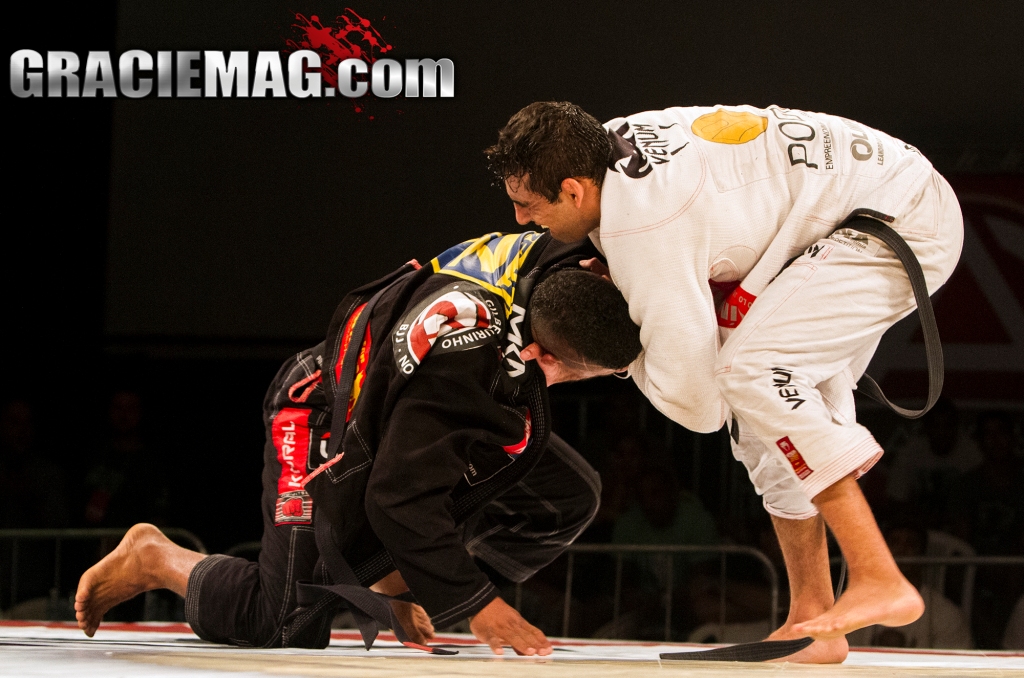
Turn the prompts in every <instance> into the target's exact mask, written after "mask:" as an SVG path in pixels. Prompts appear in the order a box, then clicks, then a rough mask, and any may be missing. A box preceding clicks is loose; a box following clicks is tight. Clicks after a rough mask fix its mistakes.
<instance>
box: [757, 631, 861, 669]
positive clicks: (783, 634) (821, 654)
mask: <svg viewBox="0 0 1024 678" xmlns="http://www.w3.org/2000/svg"><path fill="white" fill-rule="evenodd" d="M806 637H807V634H806V633H796V632H795V631H793V626H792V625H791V624H789V623H787V624H786V625H785V626H783V627H782V628H780V629H779V630H777V631H776V632H775V633H773V634H771V635H770V636H768V638H767V640H796V639H797V638H806ZM849 652H850V644H849V643H847V642H846V638H845V637H839V638H833V639H831V640H815V641H814V642H813V643H811V644H810V645H808V646H807V647H805V648H804V649H802V650H800V651H799V652H797V653H796V654H791V655H789V656H788V657H783V658H782V659H775V660H773V661H775V662H778V663H783V662H790V663H794V664H842V663H843V662H844V661H846V655H847V654H849Z"/></svg>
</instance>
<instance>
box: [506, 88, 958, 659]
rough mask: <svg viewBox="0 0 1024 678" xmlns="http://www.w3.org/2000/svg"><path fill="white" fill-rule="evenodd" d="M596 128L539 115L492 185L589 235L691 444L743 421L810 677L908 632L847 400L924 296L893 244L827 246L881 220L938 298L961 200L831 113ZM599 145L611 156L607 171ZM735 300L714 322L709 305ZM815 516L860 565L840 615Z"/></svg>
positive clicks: (859, 238)
mask: <svg viewBox="0 0 1024 678" xmlns="http://www.w3.org/2000/svg"><path fill="white" fill-rule="evenodd" d="M596 124H597V121H596V120H593V118H591V117H590V116H589V115H587V114H586V113H584V112H583V111H582V110H580V109H579V108H578V107H576V106H573V105H571V104H567V103H538V104H532V105H531V106H528V107H527V108H525V109H523V111H520V112H519V113H517V114H516V116H514V117H513V118H512V119H511V120H510V121H509V124H508V125H507V126H506V127H505V128H504V129H503V130H502V131H501V133H500V137H499V142H498V144H496V145H495V146H493V147H492V148H490V149H488V156H489V158H490V160H491V164H492V168H493V169H494V170H495V171H496V172H497V173H498V175H499V176H500V177H502V178H503V179H504V180H505V186H506V190H507V192H508V194H509V196H510V198H511V199H512V201H513V203H514V204H515V209H516V218H517V220H518V221H519V223H520V224H527V223H530V222H531V221H533V222H536V223H537V224H539V225H542V226H545V227H547V228H550V229H551V231H552V234H553V235H555V237H557V238H559V239H562V240H574V239H578V238H582V237H584V236H586V235H589V236H590V237H591V238H592V239H593V241H594V243H595V244H597V246H598V248H599V249H600V250H601V251H602V252H603V253H604V254H605V256H606V257H607V260H608V268H609V269H610V275H611V277H612V279H613V280H614V282H615V283H616V285H617V286H618V287H619V289H620V290H621V291H622V293H623V295H624V296H625V298H626V299H627V301H628V302H629V308H630V314H631V316H632V318H633V320H634V321H635V322H637V323H638V324H639V325H640V326H641V339H642V342H643V345H644V348H645V351H644V353H643V354H641V356H640V358H639V359H638V360H637V361H636V362H635V363H634V364H633V365H632V367H631V373H632V376H633V378H634V380H635V381H636V383H637V384H638V386H639V387H640V389H641V390H642V391H643V392H644V393H645V394H646V395H647V397H648V398H649V399H650V400H651V402H652V403H654V405H655V406H656V407H657V408H658V409H659V410H660V411H662V412H663V413H665V414H666V415H667V416H669V417H670V418H671V419H673V420H674V421H676V422H678V423H679V424H681V425H683V426H685V427H687V428H689V429H691V430H694V431H698V432H711V431H716V430H718V429H720V428H721V426H722V425H723V424H724V423H725V422H726V421H727V420H729V419H732V420H733V421H732V427H733V430H732V433H733V439H734V445H733V452H734V454H735V456H736V458H737V459H739V460H740V461H741V462H743V464H744V465H745V466H746V468H747V470H748V472H749V475H750V479H751V481H752V482H753V483H754V486H755V488H756V489H757V492H758V493H759V494H761V495H762V496H763V498H764V505H765V508H766V509H767V510H768V511H769V513H771V514H772V517H773V522H774V524H775V526H776V531H777V533H778V536H779V539H780V543H781V545H782V549H783V553H784V555H785V558H786V563H787V570H788V571H789V578H790V586H791V598H792V600H791V605H790V612H789V617H788V619H787V621H786V623H785V624H784V625H783V627H782V628H780V629H779V630H777V631H776V632H775V633H774V634H772V636H771V638H773V639H781V638H795V637H801V636H806V635H810V636H813V637H814V638H816V639H817V642H815V643H814V644H813V645H812V646H811V647H809V648H808V649H807V650H805V651H803V653H801V655H800V656H798V657H797V660H801V661H815V662H835V661H842V660H843V659H844V658H845V656H846V652H847V649H848V648H847V644H846V640H845V637H844V635H845V634H846V633H848V632H850V631H852V630H854V629H857V628H861V627H864V626H867V625H870V624H885V625H889V626H900V625H903V624H908V623H910V622H912V621H914V620H915V619H917V618H918V617H919V616H920V615H921V612H922V610H923V602H922V600H921V598H920V596H919V595H918V593H917V591H916V589H914V587H913V586H911V585H910V584H909V582H907V581H906V579H904V578H903V576H902V575H901V574H900V572H899V570H898V568H897V567H896V565H895V563H894V562H893V560H892V557H891V555H890V554H889V551H888V549H887V548H886V545H885V542H884V540H883V539H882V536H881V534H880V533H879V531H878V528H877V525H876V524H875V521H874V518H873V516H872V514H871V510H870V508H869V507H868V505H867V503H866V502H865V500H864V497H863V495H862V494H861V492H860V489H859V487H858V485H857V483H856V482H855V479H856V478H858V477H859V476H860V475H861V474H863V473H864V472H865V471H867V470H868V469H869V468H870V467H871V466H872V465H873V464H874V463H875V462H876V461H877V460H878V458H879V457H880V456H881V454H882V448H881V447H880V446H879V444H878V443H877V442H876V441H875V439H874V438H873V437H872V435H871V433H870V432H869V431H868V430H867V429H866V428H864V427H863V426H861V425H859V424H857V423H856V413H855V409H854V402H853V393H852V390H853V388H854V387H855V384H856V382H857V379H858V378H859V377H860V376H861V375H862V374H863V372H864V370H865V368H866V367H867V364H868V362H869V360H870V358H871V356H872V354H873V352H874V351H875V348H876V347H877V345H878V342H879V340H880V338H881V336H882V334H883V333H884V332H885V330H886V329H887V328H889V327H890V326H892V325H893V324H894V323H895V322H896V321H897V320H899V319H900V318H902V317H904V316H905V315H907V314H908V313H910V312H911V311H912V310H913V309H914V308H915V301H914V296H913V293H912V290H911V286H910V282H909V279H908V277H907V274H906V272H905V271H904V269H903V266H902V265H901V264H900V262H899V260H898V259H897V258H896V257H895V255H894V254H893V252H892V251H891V250H890V249H889V248H888V247H887V246H886V245H884V244H882V243H881V242H880V241H878V240H876V239H875V238H874V237H872V236H868V235H865V234H862V233H860V232H857V231H852V230H841V231H838V232H834V231H836V228H837V226H839V225H840V223H842V222H843V220H844V219H845V218H846V217H848V216H849V215H850V214H851V213H852V212H854V211H855V210H862V209H867V210H871V211H872V213H873V214H874V215H875V216H877V217H878V218H880V219H882V220H884V221H887V222H888V223H889V224H890V226H891V227H892V228H893V229H895V230H896V231H897V232H898V233H899V234H900V235H901V236H902V237H903V238H904V239H905V240H906V241H907V242H908V243H909V245H910V247H911V249H912V250H913V252H914V254H915V255H916V256H917V258H918V259H919V261H920V263H921V266H922V268H923V270H924V274H925V278H926V281H927V284H928V290H929V292H930V293H934V291H935V290H936V289H938V287H940V286H941V285H942V284H943V283H944V282H945V281H946V280H947V279H948V278H949V276H950V275H951V274H952V272H953V269H954V267H955V266H956V263H957V260H958V258H959V255H960V249H961V245H962V242H963V222H962V217H961V214H960V209H959V205H958V204H957V201H956V198H955V196H954V194H953V192H952V190H951V189H950V187H949V185H948V184H947V183H946V181H945V180H944V179H943V178H942V177H941V176H939V175H938V174H937V173H936V172H935V170H934V169H933V168H932V166H931V164H930V163H929V162H928V161H927V160H926V159H925V158H924V157H923V156H921V154H920V153H919V152H918V151H917V150H916V149H915V148H913V147H912V146H909V145H908V144H905V143H903V142H902V141H899V140H898V139H894V138H893V137H890V136H888V135H886V134H884V133H882V132H879V131H877V130H874V129H871V128H869V127H867V126H865V125H861V124H859V123H855V122H852V121H850V120H846V119H844V118H840V117H837V116H832V115H825V114H822V113H807V112H803V111H795V110H790V109H784V108H779V107H776V106H771V107H769V108H767V109H760V108H755V107H751V106H716V107H713V108H711V107H692V108H670V109H667V110H664V111H650V112H645V113H638V114H636V115H633V116H629V117H628V118H616V119H614V120H612V121H610V122H608V123H607V124H606V125H604V129H603V130H600V131H598V130H597V129H595V128H594V126H595V125H596ZM602 132H603V133H604V134H605V135H606V137H607V138H608V140H609V141H610V145H611V149H610V152H611V156H610V161H609V162H607V163H605V165H604V166H603V167H599V165H598V163H597V160H599V159H600V157H601V142H600V141H599V136H600V134H601V133H602ZM551 147H554V148H558V153H557V154H551V153H546V152H545V151H544V150H543V149H546V148H551ZM538 148H539V149H542V150H541V151H539V152H538V151H536V150H534V149H538ZM588 158H589V159H588ZM552 165H555V166H556V167H554V168H552V167H551V166H552ZM794 257H796V259H795V261H793V262H792V264H790V265H789V266H788V267H786V262H787V261H789V260H791V259H793V258H794ZM599 265H600V264H599V262H596V263H595V266H599ZM780 271H781V272H780ZM709 281H711V282H710V284H709ZM736 282H739V283H740V286H739V287H736V288H735V289H733V290H732V292H731V294H729V297H728V299H727V300H726V301H725V302H722V303H719V304H717V305H716V302H715V294H714V292H713V288H715V289H717V290H719V291H721V290H723V289H724V291H725V293H728V291H729V289H730V287H731V286H730V285H729V283H732V285H735V284H736ZM755 300H756V301H755ZM741 320H742V323H741V322H740V321H741ZM737 429H738V430H737ZM819 512H820V515H819ZM822 517H823V518H824V523H827V524H828V525H829V527H830V528H831V529H832V531H833V533H834V534H835V536H836V538H837V540H838V542H839V544H840V546H841V547H842V550H843V553H844V554H845V556H846V558H847V560H848V562H849V567H850V585H849V587H848V589H847V591H846V592H845V593H844V594H843V595H842V597H841V598H840V599H839V601H838V602H836V601H834V599H833V594H832V590H831V580H830V575H829V568H828V554H827V548H826V542H825V531H824V523H823V521H822Z"/></svg>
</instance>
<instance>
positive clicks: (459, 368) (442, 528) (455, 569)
mask: <svg viewBox="0 0 1024 678" xmlns="http://www.w3.org/2000/svg"><path fill="white" fill-rule="evenodd" d="M498 369H500V366H499V363H498V357H497V354H496V351H494V350H492V349H491V347H479V348H477V349H475V350H470V351H460V352H455V353H448V354H438V355H431V356H430V357H428V358H427V359H426V360H425V361H424V362H423V364H422V365H420V367H419V368H418V370H417V372H416V374H415V375H414V376H413V377H412V378H411V379H410V381H409V383H408V384H407V385H406V387H405V389H404V390H403V391H402V394H401V395H400V397H399V398H398V400H397V403H396V406H395V408H394V411H393V414H392V416H391V418H390V420H389V423H388V426H387V431H386V432H385V434H384V436H383V439H382V440H381V444H380V446H379V448H378V451H377V456H376V458H375V460H374V464H373V468H372V470H371V472H370V477H369V480H368V485H367V490H366V499H365V506H366V514H367V517H368V519H369V522H370V525H371V527H372V528H373V530H374V532H375V533H376V534H377V536H378V538H379V539H380V540H381V542H382V543H383V544H384V546H385V547H386V548H387V549H388V551H389V553H390V554H391V557H392V560H393V561H394V563H395V565H396V566H397V567H398V571H399V572H400V573H401V574H402V577H403V578H404V579H405V581H406V583H407V584H408V585H409V589H410V591H411V592H412V594H413V595H414V596H415V597H416V600H417V601H418V602H419V603H420V605H422V606H423V608H424V609H425V610H426V612H427V614H429V615H430V617H431V619H432V621H433V624H434V625H435V626H436V627H438V628H440V627H443V626H447V625H450V624H453V623H455V622H458V621H460V620H462V619H464V618H466V617H468V616H470V615H473V614H476V613H477V612H478V611H479V610H480V609H482V608H483V607H484V606H485V605H487V604H488V603H489V602H490V601H491V600H492V599H494V598H495V597H496V596H497V595H498V594H497V590H496V589H495V587H494V585H493V584H492V583H491V582H490V581H489V580H488V578H487V576H486V575H485V574H484V573H483V572H481V571H480V569H479V568H478V567H477V566H476V564H475V563H474V562H473V558H472V556H470V555H469V553H468V552H467V550H466V547H465V545H464V544H463V541H462V537H461V534H460V530H459V529H458V528H457V527H456V524H455V521H454V520H453V518H452V515H451V509H452V499H451V495H452V490H453V489H454V488H455V486H456V485H458V483H459V482H460V481H461V480H462V478H463V475H464V474H465V473H466V471H467V469H468V467H469V464H470V458H471V457H473V458H477V457H476V455H489V456H490V457H492V458H493V457H494V455H504V457H503V458H504V459H507V458H508V457H507V455H506V454H505V452H504V450H502V449H501V448H502V446H503V445H509V444H511V443H514V442H516V441H518V440H521V439H522V436H523V428H522V420H521V419H519V418H518V417H517V416H515V415H511V414H510V412H509V411H508V410H506V409H505V408H503V407H502V406H501V405H500V404H499V403H498V402H496V401H495V400H494V398H493V397H492V396H491V393H490V392H489V391H490V388H491V387H492V382H493V380H494V379H495V378H496V375H497V373H498ZM517 429H518V430H517ZM499 458H501V457H499ZM509 463H515V462H511V460H509Z"/></svg>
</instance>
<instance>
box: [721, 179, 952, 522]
mask: <svg viewBox="0 0 1024 678" xmlns="http://www.w3.org/2000/svg"><path fill="white" fill-rule="evenodd" d="M865 207H870V206H869V205H865ZM892 226H893V228H894V229H895V230H897V231H898V232H899V233H900V235H902V236H903V237H904V239H905V240H906V241H907V243H908V244H909V245H910V248H911V249H912V250H913V251H914V254H915V255H916V256H917V258H918V260H919V261H920V263H921V267H922V269H923V270H924V274H925V279H926V281H927V283H928V290H929V292H931V293H934V292H935V290H937V289H938V288H939V287H940V286H941V285H942V284H943V283H944V282H945V281H946V280H947V279H948V278H949V276H950V275H951V274H952V273H953V269H954V268H955V266H956V263H957V261H958V259H959V257H960V249H961V247H962V245H963V218H962V216H961V213H960V206H959V204H958V203H957V201H956V196H955V195H954V194H953V191H952V189H951V188H950V187H949V184H947V183H946V181H945V180H944V179H943V178H942V177H941V176H939V175H938V174H937V173H935V174H933V177H932V181H930V182H928V183H927V184H926V185H925V187H924V188H923V189H922V191H921V192H920V194H919V195H918V196H917V197H916V198H915V199H913V200H912V201H911V204H910V207H909V208H908V210H907V211H906V213H905V214H904V215H903V216H901V217H900V218H898V219H897V220H896V222H895V223H894V224H893V225H892ZM915 307H916V304H915V301H914V294H913V291H912V289H911V287H910V280H909V279H908V277H907V274H906V271H905V270H904V269H903V266H902V264H900V262H899V259H897V258H896V255H895V254H893V252H892V250H890V249H889V248H888V247H886V246H885V245H884V244H883V243H881V242H880V241H878V240H876V239H875V238H872V237H870V236H867V235H865V234H862V233H859V232H839V233H836V234H833V235H832V236H831V237H829V238H826V239H823V240H819V241H818V242H817V243H815V244H814V245H812V246H811V247H810V248H808V249H807V250H806V251H805V252H804V254H803V255H801V256H800V257H799V258H798V259H797V260H796V261H795V262H793V264H792V265H790V266H789V267H788V268H787V269H785V270H784V271H782V273H780V274H779V276H778V277H777V278H776V279H775V280H774V281H773V282H772V283H771V284H770V285H769V286H768V287H767V288H766V289H765V291H764V292H763V293H762V294H761V295H760V296H759V297H758V298H757V300H756V301H755V302H754V304H753V305H752V306H751V308H750V312H749V313H747V315H746V317H745V318H744V319H743V322H742V323H741V324H740V326H739V327H738V328H736V330H735V331H734V332H733V334H732V335H731V336H730V337H729V338H728V340H727V341H726V342H725V344H724V345H723V347H722V350H721V352H720V354H719V357H718V361H717V363H716V366H715V375H716V380H717V382H718V386H719V388H720V389H721V391H722V395H723V397H724V398H725V400H726V401H727V402H728V403H729V405H730V407H731V408H732V410H733V412H734V414H735V416H736V418H737V420H738V422H739V442H738V443H735V441H734V446H733V447H734V454H735V455H736V457H737V459H739V460H740V461H742V462H743V463H744V465H745V466H746V467H747V470H748V473H749V475H750V479H751V481H752V482H753V483H754V486H755V488H756V489H757V491H758V493H759V494H761V495H763V496H764V502H765V507H766V508H767V509H768V511H769V512H770V513H772V514H774V515H778V516H780V517H785V518H793V519H801V518H809V517H811V516H813V515H815V513H816V512H817V511H816V510H815V508H814V505H813V504H812V503H811V502H810V500H811V499H813V498H814V497H815V496H816V495H817V494H818V493H819V492H821V491H822V490H824V489H825V488H827V487H829V486H831V485H832V484H834V483H835V482H837V481H839V480H841V479H842V478H844V477H846V476H848V475H850V474H855V475H856V476H857V477H859V476H860V475H861V474H863V473H864V472H866V471H867V470H868V469H869V468H870V467H871V466H872V465H873V464H874V463H875V462H876V461H877V460H878V458H879V457H880V456H881V455H882V448H881V446H880V445H879V444H878V443H877V442H876V441H875V439H874V438H873V437H872V435H871V433H870V432H869V431H868V430H867V429H866V428H864V427H863V426H861V425H860V424H858V423H857V422H856V413H855V409H854V404H853V394H852V389H853V388H854V387H855V384H856V382H857V380H858V379H859V378H860V376H861V375H862V374H863V373H864V370H865V369H866V368H867V364H868V362H870V360H871V356H872V355H873V354H874V351H875V349H876V348H877V346H878V342H879V340H880V339H881V337H882V334H883V333H884V332H885V331H886V330H887V329H888V328H889V327H891V326H892V325H893V324H895V323H896V322H897V321H898V320H900V319H901V318H903V317H904V316H906V315H908V314H909V313H911V312H912V311H913V310H914V309H915Z"/></svg>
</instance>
